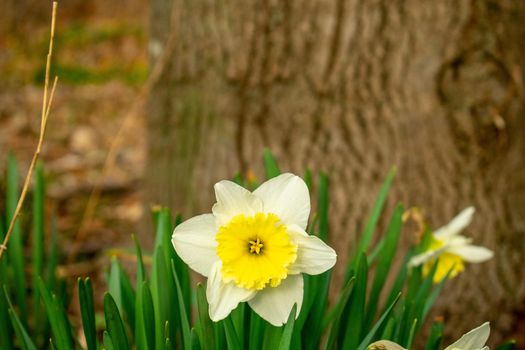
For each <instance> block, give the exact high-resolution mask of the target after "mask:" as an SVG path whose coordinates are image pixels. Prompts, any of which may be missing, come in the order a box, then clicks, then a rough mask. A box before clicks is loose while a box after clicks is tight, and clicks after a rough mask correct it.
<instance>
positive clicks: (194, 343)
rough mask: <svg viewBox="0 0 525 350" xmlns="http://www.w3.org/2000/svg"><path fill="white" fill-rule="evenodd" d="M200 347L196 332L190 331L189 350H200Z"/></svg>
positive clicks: (194, 330)
mask: <svg viewBox="0 0 525 350" xmlns="http://www.w3.org/2000/svg"><path fill="white" fill-rule="evenodd" d="M200 349H201V345H200V342H199V336H198V335H197V330H196V329H195V328H192V329H191V350H200Z"/></svg>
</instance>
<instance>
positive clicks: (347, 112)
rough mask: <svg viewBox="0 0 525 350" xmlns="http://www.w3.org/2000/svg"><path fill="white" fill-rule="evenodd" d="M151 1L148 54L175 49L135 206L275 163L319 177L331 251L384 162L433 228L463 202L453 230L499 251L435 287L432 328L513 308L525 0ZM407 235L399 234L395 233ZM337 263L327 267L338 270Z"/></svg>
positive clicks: (519, 306)
mask: <svg viewBox="0 0 525 350" xmlns="http://www.w3.org/2000/svg"><path fill="white" fill-rule="evenodd" d="M173 6H174V8H173V13H174V14H175V16H174V17H173V18H175V20H174V22H176V28H175V29H173V27H172V26H171V24H170V22H171V21H170V13H171V7H172V2H171V0H153V1H152V28H151V29H152V30H151V36H152V39H151V53H152V58H153V60H155V58H156V57H158V55H159V53H160V52H162V49H163V45H164V43H165V40H166V38H167V36H168V33H169V32H170V28H171V30H173V31H175V33H173V34H174V35H176V42H177V45H176V49H175V52H174V54H173V58H172V60H170V64H169V65H168V66H167V67H166V70H165V73H164V74H163V77H162V79H161V80H160V81H159V82H158V84H156V86H155V87H154V89H153V92H152V95H151V98H150V101H149V108H148V121H149V151H148V152H149V165H148V167H147V169H148V170H147V171H148V173H147V175H146V176H147V179H148V183H149V188H150V192H149V193H150V195H151V196H150V202H155V203H159V204H164V205H169V206H171V207H172V208H173V210H177V211H182V212H183V213H185V214H192V213H193V214H194V213H201V212H205V211H209V209H210V205H211V204H212V202H213V191H212V185H213V183H214V182H216V181H218V180H220V179H223V178H229V177H231V176H232V174H234V173H235V172H236V171H238V170H239V169H240V170H241V171H243V172H246V171H247V170H253V171H255V173H256V174H260V175H261V174H262V173H263V172H262V170H261V154H262V150H263V148H264V147H268V148H269V149H271V151H272V152H273V153H274V154H275V155H276V157H277V158H278V159H279V162H280V164H281V165H282V168H283V169H285V170H290V171H293V172H296V173H301V172H302V171H303V169H305V168H311V169H316V170H324V171H326V172H327V173H328V174H329V175H330V179H331V217H330V220H331V221H330V224H331V232H332V236H331V237H332V238H331V240H332V243H334V246H335V247H337V250H338V253H339V256H340V261H339V264H338V266H339V267H341V266H343V265H344V264H343V263H344V261H343V260H344V257H345V253H346V251H345V249H344V248H341V247H347V246H348V245H350V244H351V243H352V241H353V240H354V239H355V234H354V232H355V231H356V227H362V226H363V221H364V220H365V219H366V216H367V214H368V212H369V211H370V207H371V204H372V202H373V200H374V198H375V195H376V192H377V189H378V187H379V185H380V183H381V182H382V181H383V179H384V177H385V176H386V174H387V172H388V170H389V168H390V167H391V166H393V165H395V166H396V167H397V169H398V172H397V177H396V181H395V186H394V189H393V191H392V192H391V195H390V198H391V202H390V209H391V208H392V206H393V204H394V203H393V202H394V201H397V200H402V201H403V202H404V203H405V204H406V205H407V206H419V207H421V208H424V210H425V212H426V214H427V217H428V219H429V222H430V223H431V226H432V227H437V226H439V225H441V224H443V223H446V222H448V220H449V219H450V218H451V217H452V216H453V215H454V214H455V213H457V212H459V211H460V210H461V209H463V208H464V207H466V206H468V205H471V204H472V205H474V206H476V208H477V209H478V211H477V215H476V216H475V219H474V222H473V224H472V225H471V226H470V227H469V229H468V232H467V234H468V235H469V236H472V237H473V239H474V241H475V242H476V243H478V244H480V245H485V246H487V247H489V248H491V249H493V250H494V251H496V256H495V258H494V259H493V260H492V261H490V262H487V263H484V264H482V265H476V266H469V267H468V268H467V271H466V272H465V273H463V274H462V275H461V276H460V277H458V278H457V279H455V280H454V281H452V282H451V283H449V285H448V287H447V289H446V291H445V293H444V294H445V295H444V296H443V297H442V298H441V303H440V305H439V310H440V312H441V314H442V315H444V316H445V319H446V321H447V330H448V331H449V332H452V333H456V334H457V333H462V332H465V331H467V330H469V329H471V328H473V327H474V326H476V325H477V324H480V323H481V322H482V321H484V320H490V321H492V325H493V329H495V331H494V332H493V335H494V337H493V339H494V340H495V341H497V340H501V339H503V337H508V336H510V335H511V334H515V335H517V334H518V333H517V332H518V329H517V327H518V325H517V323H516V320H517V319H518V317H519V315H520V313H521V314H523V312H525V310H524V308H523V301H524V300H525V280H524V277H525V276H524V275H525V269H523V266H522V264H523V259H524V257H525V238H524V237H525V236H524V233H525V215H524V212H525V162H524V161H525V118H524V117H523V115H524V113H525V110H524V109H525V108H524V107H525V103H524V91H523V78H524V72H523V71H522V70H521V68H520V67H523V66H525V49H524V46H523V43H525V26H524V25H523V19H524V18H525V2H523V1H521V0H515V1H511V0H508V1H505V0H501V1H495V0H462V1H457V0H442V1H431V0H427V1H419V0H407V1H399V0H398V1H393V0H368V1H362V0H348V1H345V0H332V1H329V0H309V1H289V0H250V1H243V2H233V1H208V0H192V1H176V2H174V3H173ZM407 239H408V237H407ZM336 272H337V274H339V276H340V275H341V272H342V271H341V269H339V270H337V271H336Z"/></svg>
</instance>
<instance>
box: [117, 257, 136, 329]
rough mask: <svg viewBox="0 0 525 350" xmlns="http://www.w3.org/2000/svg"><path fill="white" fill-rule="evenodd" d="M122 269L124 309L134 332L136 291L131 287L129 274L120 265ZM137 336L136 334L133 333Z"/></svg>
mask: <svg viewBox="0 0 525 350" xmlns="http://www.w3.org/2000/svg"><path fill="white" fill-rule="evenodd" d="M119 269H120V273H119V274H120V286H121V292H122V308H123V310H124V313H125V315H126V320H127V322H128V325H129V326H130V329H131V330H133V331H134V328H133V326H134V325H135V298H136V294H135V290H133V287H132V286H131V281H130V280H129V276H128V273H127V272H126V270H124V269H123V268H122V266H120V264H119ZM133 335H135V332H133Z"/></svg>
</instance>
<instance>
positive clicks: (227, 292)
mask: <svg viewBox="0 0 525 350" xmlns="http://www.w3.org/2000/svg"><path fill="white" fill-rule="evenodd" d="M221 266H222V264H221V262H220V261H219V262H217V263H215V264H214V265H213V267H212V269H211V272H210V277H209V278H208V282H207V285H206V298H207V299H208V304H209V306H210V307H209V310H208V311H209V314H210V318H211V319H212V320H213V321H215V322H217V321H220V320H222V319H224V318H226V317H227V316H228V315H229V314H230V312H232V310H234V309H235V308H236V307H237V305H239V303H241V302H244V301H248V300H250V299H251V298H253V296H254V295H255V294H256V291H254V290H248V289H244V288H239V287H237V286H236V285H235V284H234V283H233V282H230V283H224V282H223V281H222V275H221Z"/></svg>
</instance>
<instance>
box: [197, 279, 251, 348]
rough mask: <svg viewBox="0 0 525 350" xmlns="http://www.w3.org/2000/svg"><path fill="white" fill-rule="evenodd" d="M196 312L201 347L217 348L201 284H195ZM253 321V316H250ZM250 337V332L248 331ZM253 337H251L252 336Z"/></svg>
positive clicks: (204, 292)
mask: <svg viewBox="0 0 525 350" xmlns="http://www.w3.org/2000/svg"><path fill="white" fill-rule="evenodd" d="M196 292H197V312H198V317H199V326H198V334H199V338H200V343H201V346H202V348H203V349H205V350H213V349H217V347H216V345H215V335H214V331H213V323H212V321H211V319H210V317H209V316H208V301H207V300H206V291H205V290H204V286H203V285H202V284H200V283H199V284H197V290H196ZM252 321H253V318H252ZM250 338H251V333H250ZM252 339H253V338H252Z"/></svg>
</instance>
